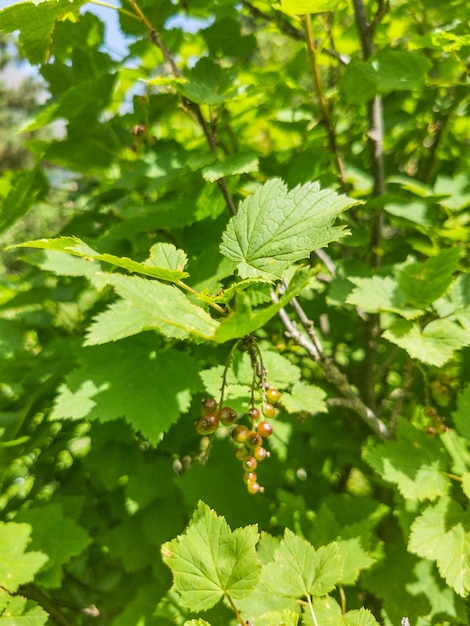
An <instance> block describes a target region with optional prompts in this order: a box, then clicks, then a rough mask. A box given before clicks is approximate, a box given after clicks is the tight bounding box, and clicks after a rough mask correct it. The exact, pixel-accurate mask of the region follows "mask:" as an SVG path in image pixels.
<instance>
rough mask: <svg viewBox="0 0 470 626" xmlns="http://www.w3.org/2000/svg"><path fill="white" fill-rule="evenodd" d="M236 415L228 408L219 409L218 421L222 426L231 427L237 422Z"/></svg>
mask: <svg viewBox="0 0 470 626" xmlns="http://www.w3.org/2000/svg"><path fill="white" fill-rule="evenodd" d="M237 417H238V416H237V413H236V411H234V410H233V409H232V407H230V406H224V407H222V408H221V409H220V412H219V419H220V421H221V422H222V424H223V425H224V426H231V425H232V424H234V423H235V422H236V421H237Z"/></svg>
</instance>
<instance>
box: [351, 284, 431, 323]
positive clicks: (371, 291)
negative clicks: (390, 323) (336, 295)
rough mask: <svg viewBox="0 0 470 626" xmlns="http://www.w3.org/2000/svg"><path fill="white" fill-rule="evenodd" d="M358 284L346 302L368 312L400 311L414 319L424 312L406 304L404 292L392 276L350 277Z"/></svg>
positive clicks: (407, 317) (400, 313) (403, 315)
mask: <svg viewBox="0 0 470 626" xmlns="http://www.w3.org/2000/svg"><path fill="white" fill-rule="evenodd" d="M349 280H350V282H352V283H353V284H354V285H356V287H355V289H353V290H352V292H351V293H350V294H348V296H347V298H346V302H348V304H354V305H355V306H358V307H359V308H361V309H362V310H363V311H365V312H366V313H382V312H384V311H389V312H390V313H398V314H399V315H401V316H402V317H404V318H406V319H413V318H415V317H418V316H419V315H421V314H422V311H421V310H420V309H416V308H411V307H409V306H407V305H406V300H405V296H404V294H403V292H402V291H401V290H400V288H399V286H398V284H397V281H396V280H395V279H394V278H392V277H391V276H372V277H371V278H358V277H355V276H350V277H349Z"/></svg>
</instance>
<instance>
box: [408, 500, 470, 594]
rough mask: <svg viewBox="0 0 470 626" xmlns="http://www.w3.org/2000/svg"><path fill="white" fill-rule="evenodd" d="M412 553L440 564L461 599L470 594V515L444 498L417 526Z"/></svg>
mask: <svg viewBox="0 0 470 626" xmlns="http://www.w3.org/2000/svg"><path fill="white" fill-rule="evenodd" d="M408 549H409V550H410V551H411V552H413V553H415V554H417V555H418V556H421V557H423V558H426V559H430V560H432V561H436V564H437V568H438V570H439V573H440V574H441V576H442V577H443V578H444V579H445V580H446V582H447V584H448V585H449V586H450V587H452V588H453V589H454V591H455V592H456V593H458V594H459V595H460V596H463V597H465V596H467V595H468V593H469V592H470V514H469V513H468V512H467V513H465V512H464V511H463V510H462V508H461V507H460V505H459V504H458V503H457V502H456V501H455V500H451V499H450V498H441V499H440V500H439V501H438V502H437V503H436V504H435V505H432V506H429V507H428V508H427V509H426V510H425V511H424V513H422V515H420V516H419V517H418V518H416V520H415V521H414V522H413V524H412V526H411V531H410V539H409V542H408Z"/></svg>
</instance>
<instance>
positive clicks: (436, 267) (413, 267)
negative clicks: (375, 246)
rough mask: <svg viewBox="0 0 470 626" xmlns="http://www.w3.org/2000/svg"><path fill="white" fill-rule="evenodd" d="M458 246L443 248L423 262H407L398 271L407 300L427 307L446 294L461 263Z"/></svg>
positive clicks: (423, 307)
mask: <svg viewBox="0 0 470 626" xmlns="http://www.w3.org/2000/svg"><path fill="white" fill-rule="evenodd" d="M460 254H461V250H460V248H459V247H458V246H457V247H455V248H448V249H445V250H441V252H439V254H436V256H434V257H431V258H430V259H428V260H427V261H424V262H423V263H418V262H416V263H407V264H406V265H405V266H404V267H403V268H402V269H401V270H400V272H399V273H398V277H397V278H398V285H399V287H400V289H401V291H402V293H403V294H404V296H405V299H406V301H407V302H409V303H411V304H413V305H414V306H416V307H418V308H421V309H425V308H426V307H427V306H429V305H430V304H431V303H432V302H434V300H437V299H438V298H440V297H441V296H443V295H444V294H445V292H446V291H447V289H448V288H449V286H450V284H451V282H452V277H453V274H454V272H455V270H456V269H457V266H458V264H459V259H460Z"/></svg>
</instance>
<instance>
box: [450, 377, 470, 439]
mask: <svg viewBox="0 0 470 626" xmlns="http://www.w3.org/2000/svg"><path fill="white" fill-rule="evenodd" d="M452 417H453V419H454V423H455V427H456V428H457V430H458V431H459V433H460V434H461V435H462V437H465V439H466V440H467V441H468V442H470V385H467V386H466V387H465V389H463V390H462V391H461V392H460V393H459V394H458V396H457V410H456V411H455V412H454V413H453V414H452Z"/></svg>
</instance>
